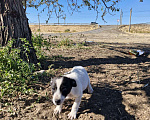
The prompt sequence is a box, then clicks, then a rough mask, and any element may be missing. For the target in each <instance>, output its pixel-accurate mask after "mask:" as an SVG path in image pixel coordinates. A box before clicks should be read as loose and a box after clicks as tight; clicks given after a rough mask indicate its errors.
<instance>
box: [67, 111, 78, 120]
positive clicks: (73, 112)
mask: <svg viewBox="0 0 150 120" xmlns="http://www.w3.org/2000/svg"><path fill="white" fill-rule="evenodd" d="M76 114H77V112H76V111H71V112H70V113H69V114H68V119H71V120H72V119H76Z"/></svg>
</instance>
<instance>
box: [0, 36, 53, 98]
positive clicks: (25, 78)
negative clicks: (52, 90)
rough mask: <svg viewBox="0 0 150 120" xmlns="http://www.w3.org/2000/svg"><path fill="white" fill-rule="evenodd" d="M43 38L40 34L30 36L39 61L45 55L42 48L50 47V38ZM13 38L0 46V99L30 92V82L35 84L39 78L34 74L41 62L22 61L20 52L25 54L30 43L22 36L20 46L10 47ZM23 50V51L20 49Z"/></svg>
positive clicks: (31, 90)
mask: <svg viewBox="0 0 150 120" xmlns="http://www.w3.org/2000/svg"><path fill="white" fill-rule="evenodd" d="M51 39H53V37H49V39H48V41H47V40H46V39H44V38H43V36H42V35H35V36H32V43H33V46H34V47H35V50H36V52H37V57H38V59H39V61H40V60H41V61H42V60H45V59H46V57H45V56H44V53H43V52H42V51H43V50H42V49H43V48H45V49H48V47H50V40H51ZM14 42H16V41H15V40H11V41H10V42H9V43H8V44H7V46H5V47H1V48H0V100H1V99H2V98H4V97H6V96H7V97H8V98H11V97H19V96H20V95H22V94H30V93H32V92H33V91H34V89H33V88H32V87H30V86H31V85H32V84H35V83H36V82H37V80H38V79H39V75H36V74H34V72H35V71H36V70H39V69H40V68H41V64H40V63H38V64H37V65H35V64H32V63H29V62H28V61H23V60H22V58H21V57H20V53H21V52H23V54H26V56H27V57H28V54H27V52H29V51H30V50H29V48H30V47H31V45H30V44H29V42H28V41H27V40H26V39H25V38H22V39H21V42H22V43H23V44H22V45H21V47H20V48H12V46H13V44H14ZM22 50H23V51H22Z"/></svg>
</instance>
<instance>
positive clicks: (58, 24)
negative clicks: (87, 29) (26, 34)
mask: <svg viewBox="0 0 150 120" xmlns="http://www.w3.org/2000/svg"><path fill="white" fill-rule="evenodd" d="M29 24H30V25H39V23H29ZM40 25H91V23H47V24H46V23H40Z"/></svg>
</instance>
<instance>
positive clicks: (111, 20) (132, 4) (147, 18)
mask: <svg viewBox="0 0 150 120" xmlns="http://www.w3.org/2000/svg"><path fill="white" fill-rule="evenodd" d="M66 1H67V0H61V2H62V3H66ZM78 1H82V0H78ZM66 6H67V4H66ZM43 7H44V6H42V7H41V8H40V9H39V11H37V10H35V9H34V8H27V13H28V14H27V17H28V18H29V23H38V13H39V12H40V10H41V9H42V8H43ZM117 7H118V8H120V9H122V12H123V17H122V23H123V24H129V17H130V9H131V8H132V24H137V23H147V22H150V0H143V2H139V0H121V1H120V2H119V3H118V4H117ZM64 10H65V14H66V23H91V22H93V21H94V22H95V20H96V12H95V11H93V10H91V11H90V10H88V8H87V7H84V8H82V9H80V10H79V11H80V12H74V13H73V15H71V14H70V13H69V12H68V10H67V7H65V8H64ZM112 14H114V15H110V14H109V13H108V14H106V16H105V17H104V18H105V20H106V21H107V23H104V21H103V20H102V18H101V13H100V14H99V17H98V19H97V20H96V22H97V23H99V24H101V25H116V24H117V19H120V11H119V12H113V13H112ZM47 19H48V16H47V11H45V12H42V13H41V14H40V22H41V23H46V22H45V20H47ZM57 21H58V20H57V18H56V16H55V14H54V15H52V16H51V18H50V20H49V23H57ZM59 21H60V23H64V20H63V19H60V20H59Z"/></svg>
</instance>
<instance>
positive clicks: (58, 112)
mask: <svg viewBox="0 0 150 120" xmlns="http://www.w3.org/2000/svg"><path fill="white" fill-rule="evenodd" d="M61 110H62V104H61V105H57V106H56V108H55V109H54V114H55V115H56V114H60V112H61Z"/></svg>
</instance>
